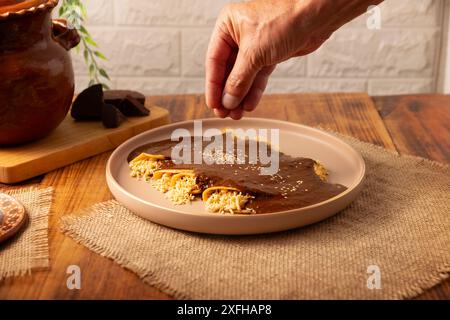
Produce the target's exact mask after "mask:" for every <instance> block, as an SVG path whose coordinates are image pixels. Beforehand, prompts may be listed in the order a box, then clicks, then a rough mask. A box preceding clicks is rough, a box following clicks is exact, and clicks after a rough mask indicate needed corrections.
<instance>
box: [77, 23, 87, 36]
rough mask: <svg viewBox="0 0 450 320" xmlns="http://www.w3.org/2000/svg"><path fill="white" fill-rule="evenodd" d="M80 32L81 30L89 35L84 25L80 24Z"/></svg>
mask: <svg viewBox="0 0 450 320" xmlns="http://www.w3.org/2000/svg"><path fill="white" fill-rule="evenodd" d="M78 32H81V33H82V34H84V35H89V32H88V31H87V30H86V28H85V27H84V26H83V25H80V29H78Z"/></svg>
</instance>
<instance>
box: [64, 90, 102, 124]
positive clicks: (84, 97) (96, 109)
mask: <svg viewBox="0 0 450 320" xmlns="http://www.w3.org/2000/svg"><path fill="white" fill-rule="evenodd" d="M102 107H103V88H102V85H101V84H96V85H93V86H90V87H89V88H87V89H85V90H84V91H83V92H81V93H80V94H79V95H78V96H77V98H76V99H75V101H74V103H73V104H72V111H71V113H70V114H71V115H72V118H74V119H75V120H99V119H101V116H102Z"/></svg>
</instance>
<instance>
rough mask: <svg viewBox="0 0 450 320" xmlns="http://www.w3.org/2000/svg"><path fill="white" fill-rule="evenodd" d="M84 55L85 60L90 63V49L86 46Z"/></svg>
mask: <svg viewBox="0 0 450 320" xmlns="http://www.w3.org/2000/svg"><path fill="white" fill-rule="evenodd" d="M83 55H84V62H86V63H89V51H88V50H87V49H86V48H85V49H84V52H83Z"/></svg>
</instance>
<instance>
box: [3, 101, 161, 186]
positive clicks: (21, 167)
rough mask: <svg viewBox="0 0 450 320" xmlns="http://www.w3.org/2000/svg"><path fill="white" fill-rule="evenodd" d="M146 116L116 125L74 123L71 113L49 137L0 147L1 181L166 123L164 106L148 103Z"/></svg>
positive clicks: (70, 159) (45, 168) (37, 171)
mask: <svg viewBox="0 0 450 320" xmlns="http://www.w3.org/2000/svg"><path fill="white" fill-rule="evenodd" d="M148 107H150V109H151V115H150V116H148V117H140V118H128V119H127V120H126V121H125V122H124V123H123V124H122V125H121V126H120V127H119V128H116V129H105V128H104V127H103V125H102V123H101V122H100V121H87V122H76V121H74V120H73V119H72V118H71V117H70V115H68V116H67V117H66V119H65V120H64V121H63V123H62V124H61V125H60V126H59V127H58V128H57V129H56V130H55V131H54V132H53V133H52V134H50V135H49V136H48V137H46V138H45V139H42V140H39V141H37V142H34V143H30V144H25V145H21V146H17V147H9V148H1V149H0V182H3V183H16V182H19V181H23V180H26V179H29V178H32V177H34V176H37V175H40V174H43V173H47V172H49V171H52V170H55V169H57V168H61V167H63V166H66V165H68V164H71V163H74V162H76V161H79V160H82V159H86V158H88V157H91V156H94V155H97V154H100V153H102V152H105V151H108V150H111V149H114V148H116V147H117V146H118V145H120V144H121V143H122V142H124V141H125V140H127V139H129V138H131V137H132V136H135V135H136V134H138V133H141V132H144V131H146V130H149V129H151V128H155V127H157V126H161V125H163V124H167V123H168V122H169V115H168V113H167V111H166V110H165V109H163V108H159V107H156V106H150V105H148Z"/></svg>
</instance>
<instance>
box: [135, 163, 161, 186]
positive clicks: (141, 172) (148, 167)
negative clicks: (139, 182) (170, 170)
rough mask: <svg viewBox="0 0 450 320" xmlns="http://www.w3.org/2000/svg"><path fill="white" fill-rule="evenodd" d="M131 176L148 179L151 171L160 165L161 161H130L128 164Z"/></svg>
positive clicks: (151, 173)
mask: <svg viewBox="0 0 450 320" xmlns="http://www.w3.org/2000/svg"><path fill="white" fill-rule="evenodd" d="M129 167H130V169H131V173H130V175H131V177H133V178H137V179H144V180H145V181H150V179H151V177H152V175H153V173H154V172H155V171H156V170H158V169H159V168H160V167H161V163H160V162H159V161H157V160H153V159H142V160H137V161H134V160H133V161H132V162H130V164H129Z"/></svg>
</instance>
